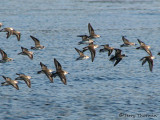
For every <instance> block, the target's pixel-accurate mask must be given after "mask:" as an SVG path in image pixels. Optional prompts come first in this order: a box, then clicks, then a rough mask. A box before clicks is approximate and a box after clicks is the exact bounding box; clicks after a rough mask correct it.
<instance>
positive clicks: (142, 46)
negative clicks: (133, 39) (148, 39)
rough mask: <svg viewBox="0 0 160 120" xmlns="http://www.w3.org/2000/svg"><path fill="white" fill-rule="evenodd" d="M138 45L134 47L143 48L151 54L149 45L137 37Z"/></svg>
mask: <svg viewBox="0 0 160 120" xmlns="http://www.w3.org/2000/svg"><path fill="white" fill-rule="evenodd" d="M137 40H138V42H139V44H140V47H137V48H136V49H141V50H145V51H146V52H147V53H148V54H149V55H150V56H152V53H151V51H150V49H149V48H150V46H148V45H146V44H145V43H144V42H142V41H141V40H139V39H137Z"/></svg>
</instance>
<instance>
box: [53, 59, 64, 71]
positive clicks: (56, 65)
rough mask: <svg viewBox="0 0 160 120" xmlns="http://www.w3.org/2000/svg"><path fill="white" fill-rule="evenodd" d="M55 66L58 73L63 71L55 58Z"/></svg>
mask: <svg viewBox="0 0 160 120" xmlns="http://www.w3.org/2000/svg"><path fill="white" fill-rule="evenodd" d="M54 65H55V67H56V71H58V70H62V66H61V64H60V63H59V62H58V61H57V60H56V59H55V58H54Z"/></svg>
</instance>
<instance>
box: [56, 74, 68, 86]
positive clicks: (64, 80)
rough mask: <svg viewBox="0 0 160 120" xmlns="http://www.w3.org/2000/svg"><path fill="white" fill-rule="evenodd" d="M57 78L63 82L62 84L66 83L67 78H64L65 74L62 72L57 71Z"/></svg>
mask: <svg viewBox="0 0 160 120" xmlns="http://www.w3.org/2000/svg"><path fill="white" fill-rule="evenodd" d="M58 76H59V78H60V79H61V81H62V82H63V84H65V85H66V84H67V80H66V76H65V75H64V73H63V72H59V73H58Z"/></svg>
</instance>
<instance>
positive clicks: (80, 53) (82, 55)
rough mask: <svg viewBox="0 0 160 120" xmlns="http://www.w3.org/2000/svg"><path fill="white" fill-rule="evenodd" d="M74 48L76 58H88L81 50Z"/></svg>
mask: <svg viewBox="0 0 160 120" xmlns="http://www.w3.org/2000/svg"><path fill="white" fill-rule="evenodd" d="M75 50H76V51H77V52H78V54H79V57H78V58H77V59H76V60H84V59H88V58H89V56H87V55H84V53H83V52H82V51H80V50H79V49H77V48H75Z"/></svg>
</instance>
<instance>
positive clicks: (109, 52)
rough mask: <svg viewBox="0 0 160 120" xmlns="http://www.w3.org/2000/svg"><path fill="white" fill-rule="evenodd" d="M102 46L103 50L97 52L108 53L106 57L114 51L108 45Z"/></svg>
mask: <svg viewBox="0 0 160 120" xmlns="http://www.w3.org/2000/svg"><path fill="white" fill-rule="evenodd" d="M101 46H103V47H104V48H103V49H100V50H99V52H105V51H108V56H110V55H111V54H112V52H113V50H114V48H113V47H110V46H109V44H105V45H101Z"/></svg>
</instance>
